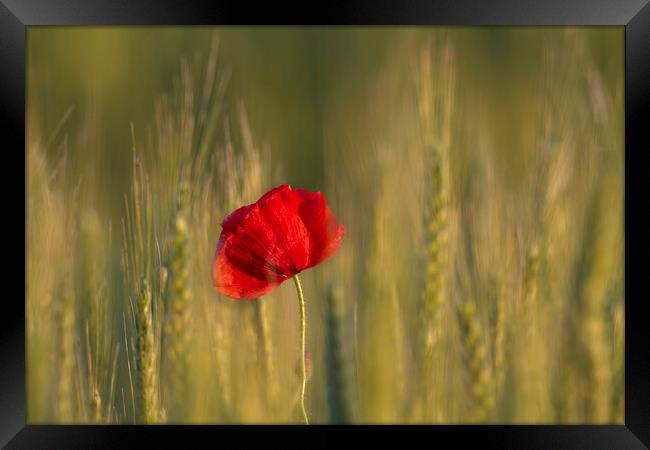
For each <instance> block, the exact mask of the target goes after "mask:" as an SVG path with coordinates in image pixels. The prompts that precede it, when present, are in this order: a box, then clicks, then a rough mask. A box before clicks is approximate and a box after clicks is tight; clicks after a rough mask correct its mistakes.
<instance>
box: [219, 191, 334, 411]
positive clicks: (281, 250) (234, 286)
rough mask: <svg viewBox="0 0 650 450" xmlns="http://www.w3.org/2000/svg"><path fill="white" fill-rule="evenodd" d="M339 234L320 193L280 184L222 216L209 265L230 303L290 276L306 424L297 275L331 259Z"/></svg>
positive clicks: (302, 303)
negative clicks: (296, 308) (296, 307)
mask: <svg viewBox="0 0 650 450" xmlns="http://www.w3.org/2000/svg"><path fill="white" fill-rule="evenodd" d="M344 234H345V228H343V226H342V225H340V224H339V223H338V221H337V220H336V217H334V215H333V214H332V213H331V212H330V210H329V208H328V207H327V204H326V203H325V197H323V194H321V193H320V192H309V191H305V190H304V189H291V186H289V185H288V184H283V185H281V186H278V187H276V188H273V189H271V190H270V191H269V192H267V193H266V194H264V195H263V196H262V197H261V198H260V199H259V200H258V201H257V202H255V203H253V204H251V205H246V206H242V207H241V208H239V209H236V210H235V211H233V212H232V213H231V214H230V215H229V216H228V217H226V218H225V220H224V221H223V222H222V223H221V236H220V237H219V243H218V244H217V251H216V254H215V256H214V262H213V263H212V282H213V284H214V287H215V288H216V289H217V290H218V291H219V292H221V293H222V294H224V295H227V296H228V297H232V298H235V299H247V300H250V299H255V298H258V297H260V296H262V295H264V294H266V293H268V292H270V291H272V290H273V289H275V288H276V287H277V286H278V285H279V284H280V283H282V282H283V281H285V280H287V279H289V278H293V281H294V283H295V285H296V292H297V293H298V304H299V306H300V344H301V348H302V358H301V369H302V387H301V391H300V405H301V408H302V415H303V419H304V420H305V423H307V424H308V423H309V419H308V417H307V411H306V409H305V388H306V385H307V378H308V368H307V359H308V356H307V355H308V354H307V352H306V351H305V348H306V339H305V329H306V320H305V300H304V297H303V293H302V286H301V285H300V279H299V278H298V274H299V273H300V272H302V271H303V270H305V269H308V268H310V267H313V266H315V265H317V264H320V263H322V262H323V261H325V260H326V259H327V258H329V257H330V256H332V255H333V254H334V253H335V252H336V251H337V250H338V249H339V247H340V246H341V241H342V240H343V235H344Z"/></svg>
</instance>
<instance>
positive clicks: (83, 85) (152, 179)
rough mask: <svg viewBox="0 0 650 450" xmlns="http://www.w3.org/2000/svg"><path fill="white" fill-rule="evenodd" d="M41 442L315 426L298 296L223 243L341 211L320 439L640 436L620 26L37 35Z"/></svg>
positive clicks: (34, 104)
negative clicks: (309, 193)
mask: <svg viewBox="0 0 650 450" xmlns="http://www.w3.org/2000/svg"><path fill="white" fill-rule="evenodd" d="M27 44H28V45H27V47H28V67H27V70H28V83H27V113H28V123H27V135H28V136H27V141H28V143H27V147H28V148H27V152H26V172H27V196H26V203H27V208H28V219H27V235H28V242H27V249H26V253H27V255H26V256H27V267H26V271H27V298H26V302H27V305H26V307H27V331H28V336H27V378H28V379H27V383H28V384H27V386H28V388H27V391H28V392H27V394H28V421H29V422H30V423H79V422H83V423H132V422H137V423H151V422H171V423H214V422H236V423H238V422H247V423H251V422H252V423H260V422H261V423H268V422H300V420H301V415H300V412H299V401H298V395H299V383H300V379H299V367H300V366H299V363H300V358H301V355H300V350H299V336H298V332H299V322H298V305H297V299H296V296H295V292H294V290H293V286H292V285H291V283H285V284H283V285H281V286H280V287H279V288H278V289H277V290H276V291H274V292H272V293H271V294H269V295H267V296H265V297H263V298H261V299H259V300H256V301H253V302H236V301H233V300H230V299H228V298H224V297H221V296H219V295H218V294H217V293H216V292H215V291H214V289H213V288H212V286H211V275H210V269H211V263H212V257H213V255H214V250H215V245H216V242H217V240H218V238H219V233H220V222H221V220H222V219H223V218H224V217H225V216H226V215H227V214H228V213H229V212H231V211H232V210H233V209H235V208H237V207H239V206H241V205H243V204H248V203H252V202H254V201H256V200H257V199H258V198H259V196H260V195H261V194H263V193H264V192H266V191H267V190H268V189H270V188H272V187H274V186H276V185H278V184H281V183H289V184H291V185H292V186H293V187H302V188H305V189H308V190H314V191H315V190H320V191H322V192H323V193H324V194H325V196H326V198H327V201H328V204H329V205H330V208H331V209H332V211H333V212H334V213H335V214H336V215H337V217H338V218H339V221H340V222H341V223H342V224H343V225H345V227H346V230H347V233H346V238H345V240H344V243H343V246H342V248H341V250H340V251H339V252H338V253H337V254H336V255H335V256H334V257H332V259H330V260H328V261H327V262H326V263H324V264H322V265H320V266H318V267H315V268H313V269H310V270H309V271H307V272H305V273H304V276H302V281H303V288H304V292H305V297H306V301H307V319H308V328H307V335H308V349H309V350H308V358H309V361H310V364H309V375H310V378H309V382H308V386H307V411H308V413H309V416H310V418H311V420H312V422H314V423H371V422H372V423H377V422H379V423H431V422H435V423H468V422H470V423H471V422H489V423H623V411H624V408H623V397H624V395H623V394H624V390H623V379H624V367H623V361H624V357H623V355H624V352H623V349H624V342H623V335H624V332H623V330H624V315H623V311H624V266H623V261H624V245H623V242H624V240H623V239H624V236H623V195H624V191H623V183H624V148H623V123H624V122H623V92H624V90H623V89H624V78H623V74H624V69H623V68H624V65H623V64H624V59H623V58H624V53H623V49H624V34H623V28H622V27H593V28H586V27H578V28H566V27H537V28H533V27H530V28H510V27H484V28H480V27H472V28H462V27H452V28H440V27H410V28H409V27H366V28H364V27H354V28H347V27H309V28H300V27H291V28H276V27H254V28H252V27H250V28H249V27H221V28H219V27H217V28H215V27H183V28H180V27H125V28H120V27H30V28H29V30H28V34H27Z"/></svg>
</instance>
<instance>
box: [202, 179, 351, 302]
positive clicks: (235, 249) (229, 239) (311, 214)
mask: <svg viewBox="0 0 650 450" xmlns="http://www.w3.org/2000/svg"><path fill="white" fill-rule="evenodd" d="M221 227H222V230H221V236H220V238H219V243H218V245H217V251H216V254H215V257H214V262H213V265H212V280H213V284H214V287H215V288H216V289H217V290H218V291H219V292H221V293H222V294H224V295H226V296H228V297H232V298H235V299H245V300H250V299H255V298H258V297H260V296H262V295H264V294H266V293H268V292H270V291H272V290H273V289H274V288H276V287H277V286H278V285H279V284H280V283H282V282H283V281H285V280H287V279H289V278H292V277H293V276H295V275H297V274H299V273H300V272H301V271H303V270H305V269H308V268H310V267H313V266H315V265H317V264H320V263H321V262H323V261H325V260H326V259H327V258H329V257H330V256H332V254H334V252H336V251H337V250H338V249H339V247H340V246H341V241H342V240H343V235H344V234H345V229H344V227H343V226H342V225H340V224H339V223H338V221H337V220H336V217H334V215H333V214H332V213H331V212H330V210H329V208H328V207H327V204H326V203H325V197H324V196H323V194H321V193H320V192H308V191H305V190H303V189H291V186H289V185H288V184H283V185H281V186H278V187H276V188H274V189H271V190H270V191H269V192H267V193H266V194H264V195H263V196H262V197H261V198H260V199H259V200H258V201H257V202H255V203H253V204H251V205H246V206H242V207H241V208H239V209H237V210H235V211H234V212H233V213H231V214H230V215H229V216H228V217H226V219H225V220H224V221H223V223H222V224H221Z"/></svg>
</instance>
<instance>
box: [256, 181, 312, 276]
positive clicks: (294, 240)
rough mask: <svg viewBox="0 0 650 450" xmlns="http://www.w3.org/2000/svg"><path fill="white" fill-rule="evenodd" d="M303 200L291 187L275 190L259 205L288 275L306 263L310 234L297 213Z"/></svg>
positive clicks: (300, 268)
mask: <svg viewBox="0 0 650 450" xmlns="http://www.w3.org/2000/svg"><path fill="white" fill-rule="evenodd" d="M301 203H302V199H301V197H300V196H299V195H297V194H296V192H295V191H292V190H291V188H290V187H289V189H283V190H277V191H276V192H275V193H274V194H273V195H269V196H265V197H263V199H262V200H260V201H259V202H258V205H259V207H260V210H261V211H262V212H263V213H264V216H265V218H266V223H267V224H268V225H269V227H270V228H271V229H272V230H273V234H274V240H275V243H276V245H277V246H278V249H277V251H278V252H279V253H282V254H283V255H284V258H285V259H286V263H287V264H288V265H289V269H290V271H291V274H295V273H297V272H300V271H301V270H303V269H304V268H305V267H307V264H308V263H309V250H310V247H311V234H310V233H309V230H308V229H307V227H306V226H305V224H304V223H303V221H302V220H301V218H300V215H299V214H298V208H299V207H300V205H301Z"/></svg>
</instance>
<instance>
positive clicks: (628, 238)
mask: <svg viewBox="0 0 650 450" xmlns="http://www.w3.org/2000/svg"><path fill="white" fill-rule="evenodd" d="M274 23H275V24H278V25H296V24H304V25H310V24H313V25H327V24H344V25H347V24H349V25H380V24H381V25H397V24H402V25H612V26H623V27H625V147H626V148H625V150H626V151H625V250H626V251H625V255H626V268H627V277H626V286H625V287H626V303H625V316H626V328H625V425H620V426H617V425H604V426H595V425H594V426H591V425H590V426H582V425H575V426H571V425H559V426H533V425H530V426H496V425H495V426H481V425H476V426H470V425H468V426H443V425H432V426H415V427H400V428H399V430H400V431H404V430H405V431H406V432H409V433H416V434H419V436H417V438H422V439H423V440H422V442H425V443H428V444H427V445H434V444H435V443H441V442H444V441H450V440H451V441H454V445H461V446H462V445H463V444H465V443H467V442H472V443H475V444H478V445H480V446H482V447H487V448H500V449H505V448H517V449H524V448H525V449H537V448H539V449H542V448H550V449H559V448H580V449H582V448H584V449H619V448H620V449H636V448H647V447H646V446H650V347H649V346H648V342H650V339H648V334H649V333H648V331H647V330H648V327H647V325H646V324H645V323H644V321H645V319H646V316H645V315H644V314H643V311H644V303H645V302H646V301H647V300H646V299H645V297H644V296H642V295H641V293H642V292H643V289H642V288H643V286H642V285H641V284H640V283H641V281H642V279H643V273H642V271H643V270H645V266H646V264H634V263H633V262H632V261H634V260H635V259H636V258H634V256H635V255H636V254H637V253H639V254H640V255H641V254H643V248H642V247H641V246H640V245H639V244H640V242H641V241H640V239H642V237H643V234H644V231H645V230H646V229H647V227H646V225H647V222H646V221H645V217H643V216H644V215H643V214H642V213H641V212H640V211H642V210H641V209H639V206H641V207H642V206H643V203H641V201H642V200H640V199H642V198H643V195H642V194H641V192H642V191H641V188H642V180H643V175H642V173H643V172H641V170H643V165H642V164H641V161H642V158H643V151H644V150H646V149H647V144H645V145H644V143H645V141H644V139H643V138H644V131H645V128H647V126H646V123H647V122H646V120H647V117H648V114H647V112H648V110H649V109H650V106H649V104H650V102H649V100H650V76H649V74H650V4H648V0H573V1H571V2H570V3H569V2H566V1H561V0H546V1H535V0H500V1H492V2H489V3H488V2H480V1H476V0H457V1H452V0H429V1H426V0H417V1H415V0H409V1H406V0H403V1H401V2H388V1H385V0H382V1H368V0H367V1H365V2H364V1H345V2H323V3H321V4H318V5H310V4H308V3H307V2H305V3H304V4H300V5H298V4H296V5H291V6H289V4H288V3H287V4H285V5H279V4H276V3H261V2H260V4H251V3H250V2H234V1H222V0H215V1H213V2H207V1H206V2H197V1H181V0H157V1H153V0H137V1H136V0H131V1H123V0H114V1H110V2H109V1H100V0H94V1H93V0H0V127H1V128H2V130H3V133H2V139H1V140H0V142H1V144H0V146H1V147H2V148H3V150H4V151H3V155H4V156H5V158H6V157H8V156H13V157H15V158H16V160H20V156H19V155H21V154H24V153H23V152H24V151H25V74H26V73H25V62H26V58H25V42H26V29H27V27H29V26H39V25H157V24H165V25H170V24H178V25H207V24H212V25H232V24H250V25H255V24H274ZM644 113H645V114H644ZM10 164H11V163H7V165H6V167H7V168H9V167H12V165H10ZM17 164H18V163H17ZM23 164H25V160H24V159H23ZM5 172H16V173H19V171H17V170H11V169H9V170H7V171H5ZM23 175H24V172H23ZM12 178H13V177H5V176H3V177H2V183H3V188H4V189H3V190H2V191H1V192H4V193H5V195H6V196H11V193H13V192H14V191H15V190H16V189H17V187H16V186H17V185H16V184H14V183H18V181H16V180H15V179H12ZM23 186H25V185H24V179H23ZM16 197H17V196H16ZM23 207H25V226H27V211H26V198H25V203H24V204H23ZM16 208H17V209H18V208H19V206H16ZM5 217H15V215H9V214H6V216H5ZM5 221H8V219H6V218H5ZM14 222H15V223H14ZM11 223H12V225H13V226H14V227H15V228H16V229H18V230H17V231H16V230H15V229H14V230H11V231H12V233H11V235H9V236H20V235H21V234H20V233H24V230H25V229H23V231H22V232H21V231H20V227H21V224H20V223H19V222H18V221H15V220H13V221H12V222H11ZM6 236H7V235H6ZM22 236H23V238H25V235H24V234H22ZM5 240H7V239H5ZM8 241H10V242H9V243H12V244H15V245H16V246H17V247H18V246H19V242H20V240H19V239H16V238H9V239H8ZM629 244H631V245H629ZM24 250H25V248H24V247H23V248H22V249H19V248H16V253H19V252H24ZM19 254H20V253H19ZM23 255H24V253H23ZM639 260H641V259H640V258H639ZM12 261H13V260H12ZM11 265H12V266H14V267H13V268H14V270H20V265H19V264H13V263H12V264H11ZM23 267H25V266H24V265H23ZM5 276H6V277H7V278H6V282H7V283H16V284H18V281H17V280H18V277H17V276H16V277H10V276H7V275H5ZM24 286H26V283H25V285H24ZM2 302H3V308H2V314H0V320H1V321H2V326H1V327H0V444H2V445H5V444H6V448H10V449H14V448H39V449H43V448H67V449H71V448H123V447H130V446H131V444H134V443H135V442H138V441H143V442H146V443H148V444H149V445H150V446H154V445H157V444H158V443H167V444H168V443H170V442H172V441H177V442H179V443H184V445H185V446H187V445H188V443H189V445H190V446H192V447H194V446H196V445H198V443H199V442H206V443H207V444H209V445H211V446H212V445H214V443H215V442H223V439H224V438H225V439H230V438H234V437H235V436H234V435H235V434H236V435H237V439H239V440H238V441H237V443H238V445H240V446H244V447H245V446H246V445H247V444H248V443H249V442H251V440H252V439H255V434H256V433H249V432H248V431H249V428H247V427H232V426H231V427H224V426H187V427H180V426H147V427H135V426H42V425H38V426H35V425H26V424H25V417H26V409H25V356H24V355H25V309H24V304H23V303H22V302H21V301H20V297H19V295H13V296H6V297H5V298H4V299H3V300H2ZM352 428H353V429H354V431H355V432H361V433H364V432H365V433H367V434H368V437H374V438H379V439H382V440H384V439H385V438H386V437H388V435H389V434H391V435H392V434H393V431H394V430H396V429H397V427H319V426H316V427H310V428H306V427H259V428H258V431H263V432H264V433H265V434H267V433H268V434H269V435H276V436H278V437H279V435H280V433H284V431H282V430H287V429H289V430H290V433H291V435H290V436H291V437H290V439H292V440H293V441H294V442H303V443H304V445H311V443H313V442H315V441H312V439H310V438H308V437H307V435H305V438H306V440H304V441H302V439H303V438H302V437H297V436H296V435H295V434H294V433H295V432H296V431H298V430H299V431H300V432H302V433H322V434H323V438H325V439H326V438H327V437H331V438H334V439H337V438H339V437H341V434H340V433H342V432H344V431H348V430H351V429H352ZM256 431H257V430H256ZM217 436H218V441H215V440H213V439H211V438H215V437H217ZM323 442H324V441H323ZM396 442H400V441H396ZM402 442H404V441H402ZM210 443H212V444H210Z"/></svg>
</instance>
